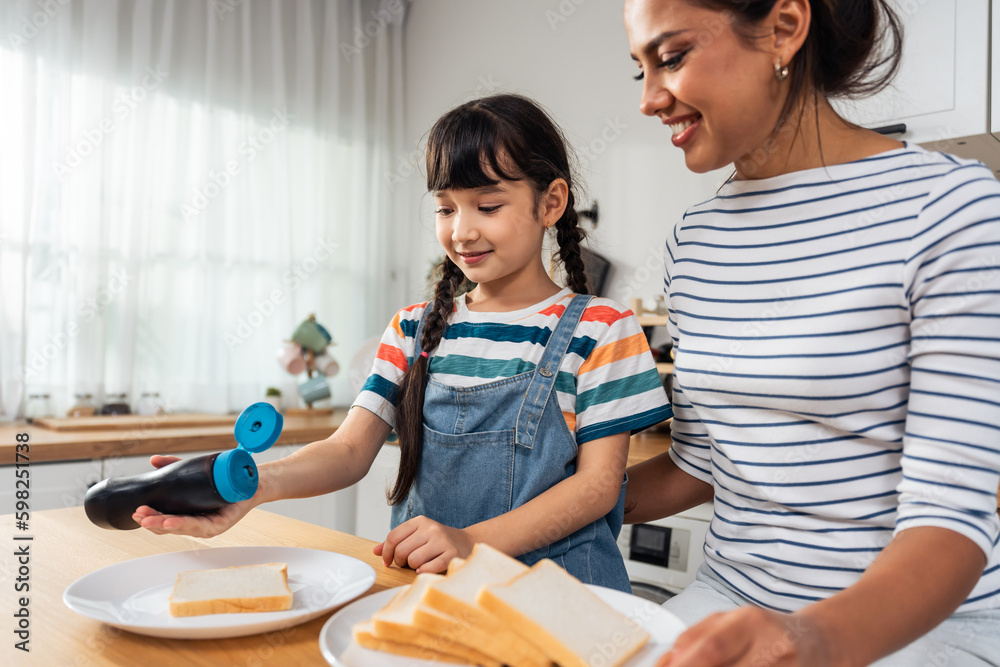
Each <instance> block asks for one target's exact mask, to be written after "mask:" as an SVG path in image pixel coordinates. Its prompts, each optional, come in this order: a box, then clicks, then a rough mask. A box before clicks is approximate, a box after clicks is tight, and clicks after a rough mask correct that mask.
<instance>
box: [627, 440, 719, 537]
mask: <svg viewBox="0 0 1000 667" xmlns="http://www.w3.org/2000/svg"><path fill="white" fill-rule="evenodd" d="M712 496H713V490H712V485H711V484H708V483H706V482H703V481H701V480H700V479H698V478H697V477H693V476H691V475H689V474H688V473H686V472H684V471H683V470H681V469H680V468H678V467H677V464H676V463H674V460H673V459H672V458H670V454H669V453H668V452H663V453H662V454H660V455H658V456H654V457H653V458H651V459H648V460H646V461H643V462H642V463H637V464H636V465H634V466H632V467H631V468H629V469H628V488H627V489H626V491H625V523H644V522H646V521H654V520H656V519H661V518H663V517H665V516H673V515H674V514H677V513H678V512H683V511H684V510H686V509H691V508H692V507H696V506H698V505H701V504H702V503H707V502H708V501H710V500H711V499H712Z"/></svg>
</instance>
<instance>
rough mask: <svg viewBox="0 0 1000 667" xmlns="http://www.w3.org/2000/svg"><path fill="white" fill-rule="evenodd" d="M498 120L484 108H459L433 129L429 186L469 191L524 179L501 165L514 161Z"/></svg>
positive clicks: (428, 171)
mask: <svg viewBox="0 0 1000 667" xmlns="http://www.w3.org/2000/svg"><path fill="white" fill-rule="evenodd" d="M499 134H500V132H499V128H498V127H497V119H496V117H495V116H493V114H489V113H487V112H485V111H484V110H482V109H461V108H459V109H456V110H455V111H453V112H452V113H450V114H448V115H446V116H445V117H444V118H442V119H441V120H440V121H438V123H437V124H435V126H434V128H433V129H432V130H431V134H430V137H429V139H428V141H427V189H428V190H429V191H430V192H435V191H439V190H468V189H472V188H481V187H485V186H488V185H496V184H497V183H499V182H500V181H499V180H498V179H504V180H508V181H516V180H520V178H521V177H520V175H518V174H514V173H510V171H509V166H510V165H509V164H508V169H504V168H503V167H502V166H501V164H500V163H501V156H502V159H503V161H504V162H508V163H510V161H511V160H510V159H509V158H508V156H509V155H510V152H509V151H506V150H504V146H503V142H502V140H501V138H500V136H499Z"/></svg>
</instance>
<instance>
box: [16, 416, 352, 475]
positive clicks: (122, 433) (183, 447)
mask: <svg viewBox="0 0 1000 667" xmlns="http://www.w3.org/2000/svg"><path fill="white" fill-rule="evenodd" d="M346 416H347V408H340V409H337V410H336V411H334V413H333V415H332V416H331V415H325V416H322V417H285V421H284V427H283V428H282V431H281V437H280V438H278V442H277V443H276V444H279V445H281V444H300V443H306V442H312V441H314V440H322V439H323V438H326V437H327V436H329V435H330V434H331V433H333V432H334V431H336V430H337V427H338V426H340V425H341V424H342V423H343V421H344V417H346ZM105 419H107V420H108V422H109V424H113V422H114V419H115V417H113V416H108V417H105ZM235 422H236V416H235V415H233V422H232V423H231V424H225V425H221V426H204V425H202V426H193V427H192V426H188V427H174V426H171V425H170V424H169V423H168V422H167V421H166V420H165V419H163V418H162V417H160V418H158V417H156V416H152V417H149V418H148V420H143V421H142V422H141V424H140V426H138V427H136V428H131V429H120V428H108V429H105V430H95V429H88V430H82V431H54V430H51V429H48V428H44V427H42V426H39V425H37V424H27V423H25V422H15V423H13V424H8V425H4V426H0V465H3V464H9V463H14V462H15V458H16V457H15V443H16V441H15V439H14V438H15V436H16V435H17V434H18V433H27V434H28V440H29V445H30V457H31V459H30V460H31V463H44V462H51V461H77V460H86V459H97V458H106V457H113V456H139V455H149V454H173V453H177V452H194V451H202V450H208V449H218V450H223V449H231V448H233V447H234V446H235V445H236V442H235V440H234V438H233V424H235Z"/></svg>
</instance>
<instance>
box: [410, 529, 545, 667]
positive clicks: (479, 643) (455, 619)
mask: <svg viewBox="0 0 1000 667" xmlns="http://www.w3.org/2000/svg"><path fill="white" fill-rule="evenodd" d="M456 560H459V559H453V560H452V562H451V564H449V566H448V576H447V577H443V578H438V579H434V580H432V581H430V582H429V584H428V586H427V591H426V593H424V596H423V601H422V604H421V605H420V607H418V608H417V610H416V612H415V615H414V621H415V624H416V626H417V627H418V628H421V629H423V630H426V631H428V632H430V633H432V634H437V635H442V636H447V637H453V638H454V640H455V641H457V642H461V643H464V644H467V645H469V646H474V647H475V648H476V649H478V650H479V651H481V652H482V653H485V654H486V655H488V656H490V657H492V658H494V659H496V660H499V661H500V662H502V663H505V664H507V665H511V666H513V667H548V665H550V664H551V661H550V660H549V658H548V657H546V655H545V654H544V653H543V652H542V651H541V650H539V649H538V647H536V646H534V645H533V644H531V643H530V642H528V641H527V640H525V639H524V638H522V637H519V636H518V635H516V634H515V633H513V632H511V630H510V629H509V628H508V627H506V626H505V625H504V624H503V623H501V622H500V619H499V618H497V617H496V616H495V615H494V614H492V613H490V612H489V611H487V610H485V609H483V608H482V607H480V606H479V604H478V603H477V601H476V598H477V596H478V595H479V591H480V589H481V588H482V587H483V586H484V585H486V584H492V583H506V582H508V581H510V580H511V579H513V578H514V577H516V576H518V575H521V574H524V573H525V572H527V571H528V566H527V565H525V564H524V563H522V562H520V561H518V560H515V559H513V558H511V557H510V556H508V555H507V554H505V553H503V552H502V551H498V550H497V549H494V548H493V547H491V546H489V545H488V544H482V543H479V544H476V545H475V546H474V547H473V548H472V553H471V554H470V555H469V558H468V559H467V560H465V561H459V562H458V563H456V562H455V561H456ZM434 612H440V613H437V614H435V613H434ZM441 614H444V616H442V615H441Z"/></svg>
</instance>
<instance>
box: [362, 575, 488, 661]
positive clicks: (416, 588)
mask: <svg viewBox="0 0 1000 667" xmlns="http://www.w3.org/2000/svg"><path fill="white" fill-rule="evenodd" d="M443 578H444V577H443V576H442V575H440V574H419V575H417V578H416V579H415V580H414V581H413V583H412V584H410V585H409V586H408V587H407V588H406V590H404V591H403V592H401V593H400V594H398V595H396V596H395V597H394V598H393V599H392V600H390V601H389V604H387V605H386V606H385V607H383V608H382V609H381V610H380V611H378V612H375V614H374V615H373V616H372V618H371V628H372V630H371V633H372V635H374V638H375V639H378V640H382V641H388V642H392V643H394V644H404V645H410V646H414V647H420V648H426V649H430V650H431V651H433V652H435V653H440V654H443V655H450V656H455V657H457V658H460V659H462V660H464V661H465V662H467V663H469V664H475V665H481V666H482V667H502V666H501V663H500V661H498V660H495V659H493V658H490V657H489V656H486V655H483V654H482V653H481V652H480V651H478V650H476V647H475V645H474V644H473V645H470V644H468V643H460V642H457V641H455V640H454V639H453V637H452V636H451V635H449V634H447V633H431V632H427V631H425V630H422V629H420V628H418V627H417V626H416V625H415V624H414V613H415V611H416V609H417V607H418V605H419V604H420V599H421V598H422V597H423V596H424V592H425V591H426V590H427V587H428V586H429V585H430V584H431V582H434V581H437V580H440V579H443ZM433 613H435V614H436V613H437V612H433ZM356 634H357V633H356ZM358 643H359V644H361V642H360V641H359V642H358ZM361 645H362V646H363V644H361Z"/></svg>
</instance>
